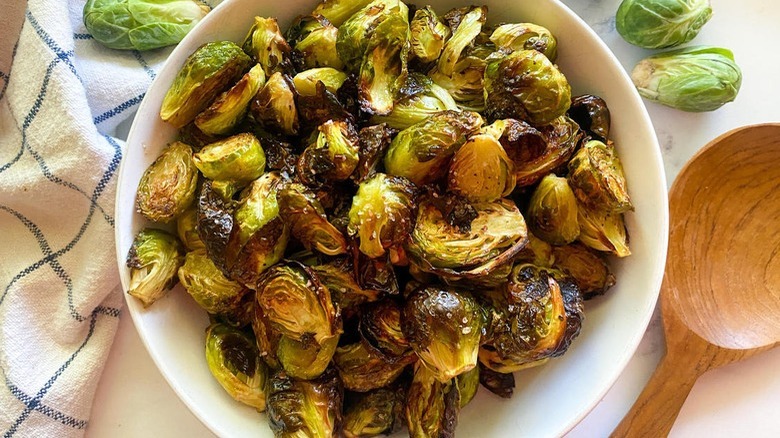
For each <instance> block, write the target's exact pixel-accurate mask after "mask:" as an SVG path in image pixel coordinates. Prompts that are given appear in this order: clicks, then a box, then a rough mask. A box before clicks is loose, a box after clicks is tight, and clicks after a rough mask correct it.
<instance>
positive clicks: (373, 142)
mask: <svg viewBox="0 0 780 438" xmlns="http://www.w3.org/2000/svg"><path fill="white" fill-rule="evenodd" d="M393 133H394V132H393V130H392V129H390V128H389V127H388V126H387V125H386V124H384V123H382V124H379V125H372V126H366V127H365V128H363V129H361V130H360V132H359V133H358V138H359V142H358V144H359V153H358V155H359V156H360V159H359V160H358V165H357V168H356V169H355V172H354V173H353V174H352V179H353V180H354V181H355V182H356V183H358V184H359V183H361V182H363V181H365V180H366V179H368V178H370V177H372V176H374V175H375V174H376V172H377V170H376V169H377V166H378V165H379V164H380V163H381V161H382V158H384V156H385V152H386V151H387V149H388V148H389V147H390V142H391V141H392V136H393Z"/></svg>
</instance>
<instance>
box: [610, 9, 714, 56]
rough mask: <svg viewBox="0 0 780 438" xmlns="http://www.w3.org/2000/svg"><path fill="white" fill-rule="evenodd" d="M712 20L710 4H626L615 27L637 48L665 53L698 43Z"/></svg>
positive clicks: (618, 12) (617, 18) (618, 14)
mask: <svg viewBox="0 0 780 438" xmlns="http://www.w3.org/2000/svg"><path fill="white" fill-rule="evenodd" d="M710 17H712V8H711V7H710V2H709V0H652V1H649V0H623V1H622V2H621V3H620V7H619V8H618V10H617V15H616V17H615V27H616V28H617V31H618V33H620V35H621V36H622V37H623V38H624V39H625V40H626V41H628V42H629V43H631V44H633V45H635V46H639V47H644V48H645V49H663V48H666V47H674V46H679V45H680V44H685V43H687V42H688V41H690V40H692V39H694V38H695V37H696V35H698V33H699V31H700V30H701V28H702V27H703V26H704V25H705V24H706V23H707V21H709V19H710Z"/></svg>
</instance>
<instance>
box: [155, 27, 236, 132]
mask: <svg viewBox="0 0 780 438" xmlns="http://www.w3.org/2000/svg"><path fill="white" fill-rule="evenodd" d="M250 62H251V60H250V59H249V57H248V56H247V55H246V53H244V52H243V50H241V48H240V47H238V46H237V45H236V44H235V43H232V42H230V41H216V42H211V43H206V44H204V45H202V46H200V48H198V50H196V51H195V52H194V53H193V54H192V55H190V56H189V58H187V60H186V61H185V62H184V66H182V68H181V70H179V73H178V74H177V75H176V78H175V79H174V80H173V84H172V85H171V88H169V89H168V92H167V93H166V94H165V97H164V98H163V102H162V107H161V108H160V118H162V119H163V121H166V122H168V123H170V124H171V125H173V126H174V127H176V128H182V127H184V125H186V124H188V123H190V122H191V121H193V120H194V119H195V117H196V116H197V115H198V114H200V112H201V111H203V110H204V109H206V107H207V106H208V105H209V104H210V103H211V101H213V100H214V98H215V97H217V95H218V94H219V93H221V92H222V91H224V90H225V88H227V87H228V85H230V84H232V83H233V82H235V81H236V80H237V79H238V78H239V77H241V75H243V74H244V71H245V70H246V68H247V67H248V66H249V63H250Z"/></svg>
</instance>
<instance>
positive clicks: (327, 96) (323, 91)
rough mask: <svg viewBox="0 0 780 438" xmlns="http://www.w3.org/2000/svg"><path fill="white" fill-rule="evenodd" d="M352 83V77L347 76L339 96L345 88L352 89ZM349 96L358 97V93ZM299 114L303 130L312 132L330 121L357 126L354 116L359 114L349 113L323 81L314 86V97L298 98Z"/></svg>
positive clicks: (355, 112) (355, 111)
mask: <svg viewBox="0 0 780 438" xmlns="http://www.w3.org/2000/svg"><path fill="white" fill-rule="evenodd" d="M350 82H351V80H350V77H349V76H347V79H346V80H345V81H344V83H343V84H342V85H341V87H340V88H339V90H338V92H337V94H339V95H341V92H342V91H343V90H344V88H349V87H351V86H352V85H350ZM348 94H353V95H354V96H355V97H357V91H354V92H350V93H348ZM355 100H356V99H355ZM298 113H299V114H300V119H301V124H302V125H303V130H304V131H306V132H311V131H314V130H316V129H317V128H319V127H320V126H321V125H323V124H324V123H327V122H329V121H344V122H348V123H350V124H352V125H355V124H356V122H355V120H356V119H355V115H354V114H357V110H354V113H351V112H349V111H348V110H347V108H346V107H345V106H344V105H342V103H341V102H340V101H339V98H338V97H336V95H335V94H333V93H331V92H330V91H328V89H327V88H326V86H325V84H324V83H323V82H322V81H317V83H316V84H314V94H313V95H311V96H308V95H300V96H298ZM304 140H310V139H304Z"/></svg>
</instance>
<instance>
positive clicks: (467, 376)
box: [455, 366, 480, 408]
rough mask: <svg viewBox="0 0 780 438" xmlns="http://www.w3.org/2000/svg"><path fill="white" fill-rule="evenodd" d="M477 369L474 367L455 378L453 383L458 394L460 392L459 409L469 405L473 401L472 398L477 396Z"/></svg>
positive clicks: (477, 367) (478, 371)
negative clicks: (456, 386) (456, 387)
mask: <svg viewBox="0 0 780 438" xmlns="http://www.w3.org/2000/svg"><path fill="white" fill-rule="evenodd" d="M479 368H480V367H479V366H475V367H474V368H472V369H471V370H469V371H466V372H465V373H463V374H460V375H458V377H456V378H455V382H456V383H457V385H458V392H460V407H461V408H463V407H464V406H466V405H467V404H469V402H471V400H473V399H474V396H475V395H477V390H478V389H479V373H480V369H479Z"/></svg>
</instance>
